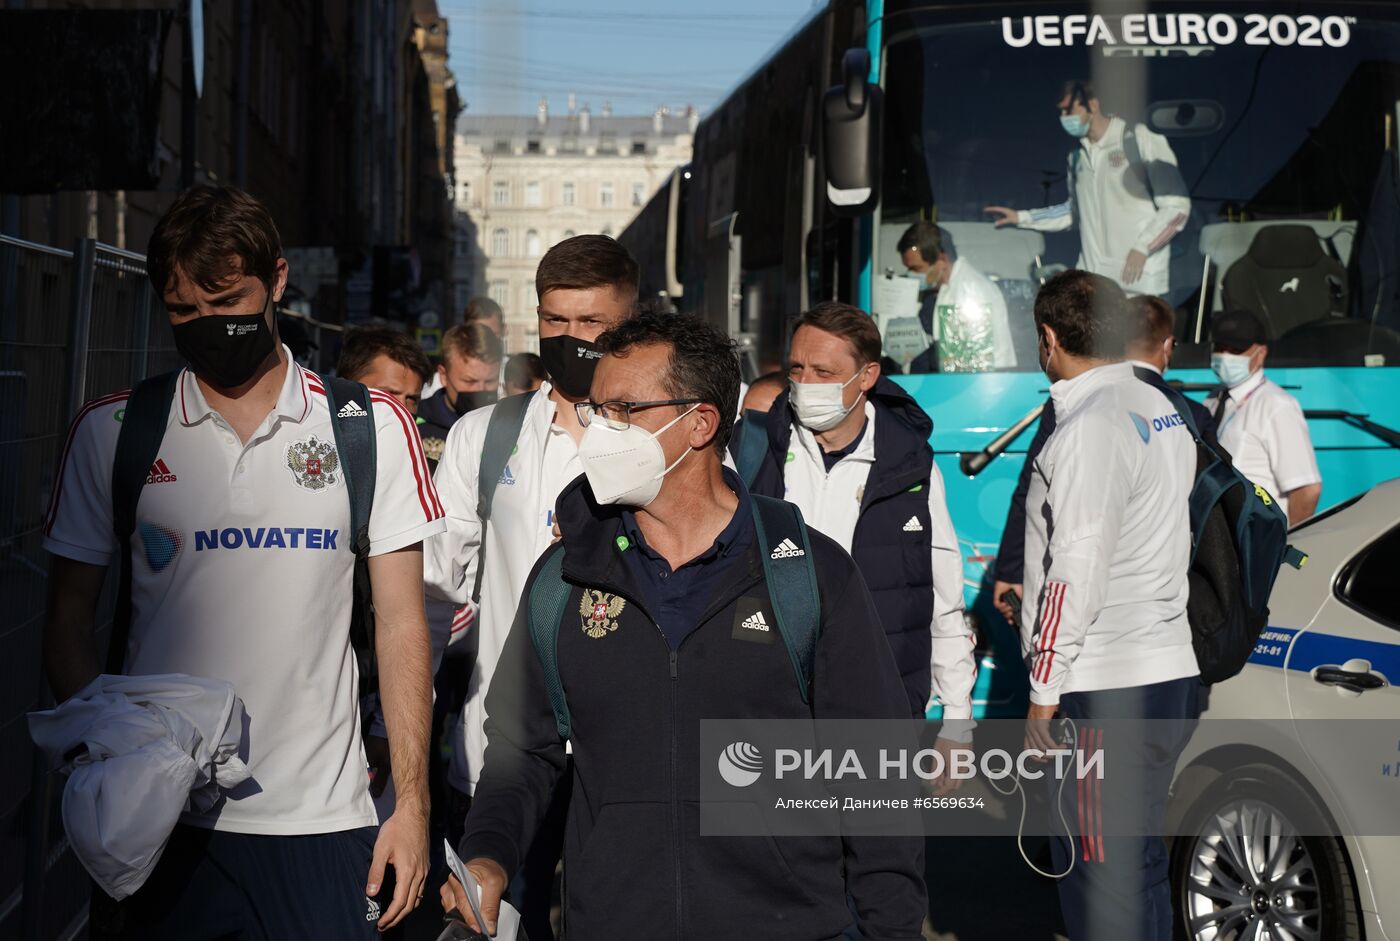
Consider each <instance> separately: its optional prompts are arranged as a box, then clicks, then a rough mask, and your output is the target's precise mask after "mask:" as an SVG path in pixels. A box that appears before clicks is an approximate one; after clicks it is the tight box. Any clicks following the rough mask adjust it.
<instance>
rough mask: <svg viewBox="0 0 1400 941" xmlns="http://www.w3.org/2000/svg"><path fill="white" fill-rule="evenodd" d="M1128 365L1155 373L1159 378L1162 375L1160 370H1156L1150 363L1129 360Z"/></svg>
mask: <svg viewBox="0 0 1400 941" xmlns="http://www.w3.org/2000/svg"><path fill="white" fill-rule="evenodd" d="M1128 365H1129V366H1136V367H1137V368H1138V369H1150V370H1151V371H1152V372H1155V373H1156V374H1157V375H1159V376H1160V375H1161V374H1162V370H1160V369H1158V368H1157V367H1156V366H1154V365H1152V364H1151V363H1148V362H1144V361H1143V360H1140V359H1130V360H1128Z"/></svg>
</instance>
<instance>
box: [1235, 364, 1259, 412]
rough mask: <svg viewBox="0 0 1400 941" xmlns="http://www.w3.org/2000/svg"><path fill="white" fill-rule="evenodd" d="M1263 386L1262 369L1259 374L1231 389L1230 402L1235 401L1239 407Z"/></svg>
mask: <svg viewBox="0 0 1400 941" xmlns="http://www.w3.org/2000/svg"><path fill="white" fill-rule="evenodd" d="M1263 384H1264V370H1262V369H1261V370H1259V371H1258V372H1257V373H1255V374H1254V375H1252V376H1250V377H1249V378H1248V379H1246V380H1245V381H1244V382H1241V383H1240V384H1239V385H1237V386H1235V387H1234V388H1233V389H1231V390H1230V400H1231V401H1233V402H1234V403H1235V404H1236V405H1238V404H1239V403H1240V402H1242V401H1243V400H1244V399H1246V398H1248V397H1249V396H1250V395H1251V394H1252V393H1253V392H1254V390H1255V389H1258V388H1259V387H1260V386H1262V385H1263Z"/></svg>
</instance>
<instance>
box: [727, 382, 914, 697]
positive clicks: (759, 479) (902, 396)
mask: <svg viewBox="0 0 1400 941" xmlns="http://www.w3.org/2000/svg"><path fill="white" fill-rule="evenodd" d="M868 398H869V401H870V403H871V404H872V405H873V406H875V412H876V415H875V422H876V428H877V429H878V431H877V433H876V435H875V462H874V464H872V465H871V468H870V477H869V479H868V480H867V481H866V484H865V493H864V494H863V495H862V496H861V501H860V516H859V518H858V520H857V522H856V529H855V534H854V535H853V537H852V539H851V556H852V557H853V558H854V559H855V562H856V566H857V567H858V568H859V569H860V572H861V574H862V575H863V576H864V577H865V582H866V585H867V586H869V588H870V594H871V596H872V598H873V599H874V601H875V608H876V610H877V611H879V613H880V621H881V623H882V624H883V625H884V632H885V639H886V640H887V641H888V643H889V647H890V650H891V652H893V654H894V661H895V665H896V666H897V667H898V668H899V674H900V678H901V680H902V681H903V685H904V688H905V690H906V692H907V693H908V696H909V702H910V705H911V709H912V712H913V713H914V714H917V715H920V716H922V715H923V714H924V704H925V703H926V702H927V701H928V697H929V689H930V686H931V683H932V676H931V675H930V666H929V664H930V660H931V654H932V639H931V637H930V634H929V624H930V623H931V621H932V619H933V562H932V559H931V555H930V546H929V539H928V537H929V527H928V526H925V527H924V529H923V531H922V532H921V533H919V534H918V535H919V536H920V537H922V538H912V539H911V538H910V534H909V533H906V532H905V531H904V524H905V521H906V520H908V519H910V518H919V519H927V517H928V493H927V488H928V486H929V475H930V474H931V473H932V468H933V448H932V446H930V445H929V435H930V434H932V432H933V420H932V419H931V418H929V417H928V415H927V414H926V413H925V412H924V410H923V409H921V408H919V406H918V404H917V403H916V402H915V401H914V399H913V398H912V397H911V396H910V395H909V393H907V392H905V391H904V390H903V389H902V388H900V387H899V386H897V385H895V383H893V382H891V381H890V380H889V379H886V378H884V377H883V376H882V377H881V378H880V380H879V381H878V382H877V383H876V384H875V387H874V388H872V389H871V390H870V393H869V395H868ZM768 416H769V417H768V451H767V453H766V454H765V455H764V457H763V464H762V465H761V466H760V468H759V471H758V475H757V476H756V477H755V478H754V482H753V487H752V489H753V492H754V493H758V494H762V495H764V496H769V497H777V498H778V499H780V500H781V499H782V498H783V496H784V494H785V493H786V492H787V491H786V487H785V484H784V479H783V473H784V468H785V467H786V466H787V453H788V447H789V444H790V443H791V442H790V439H791V437H792V421H793V418H792V410H791V408H790V407H789V406H788V393H787V392H786V391H784V392H783V394H782V395H780V396H778V398H777V399H776V400H775V401H774V402H773V407H772V408H771V409H769V411H768Z"/></svg>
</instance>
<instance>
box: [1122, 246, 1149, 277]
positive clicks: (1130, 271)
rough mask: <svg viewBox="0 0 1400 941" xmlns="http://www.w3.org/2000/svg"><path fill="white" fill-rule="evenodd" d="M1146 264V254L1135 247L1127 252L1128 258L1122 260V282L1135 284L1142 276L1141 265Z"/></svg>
mask: <svg viewBox="0 0 1400 941" xmlns="http://www.w3.org/2000/svg"><path fill="white" fill-rule="evenodd" d="M1145 264H1147V256H1146V255H1144V254H1143V253H1142V252H1140V251H1138V250H1137V249H1133V250H1132V251H1130V252H1128V260H1127V261H1125V262H1123V279H1122V280H1123V283H1124V284H1137V282H1138V279H1139V278H1141V277H1142V267H1143V265H1145Z"/></svg>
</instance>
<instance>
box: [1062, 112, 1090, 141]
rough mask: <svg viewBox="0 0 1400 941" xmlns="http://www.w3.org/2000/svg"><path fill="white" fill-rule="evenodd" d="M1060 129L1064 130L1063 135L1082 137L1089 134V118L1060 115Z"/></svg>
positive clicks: (1086, 116)
mask: <svg viewBox="0 0 1400 941" xmlns="http://www.w3.org/2000/svg"><path fill="white" fill-rule="evenodd" d="M1060 127H1062V128H1064V129H1065V133H1066V134H1068V135H1069V136H1070V137H1084V136H1086V135H1087V134H1088V133H1089V116H1088V115H1087V114H1062V115H1060Z"/></svg>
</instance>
